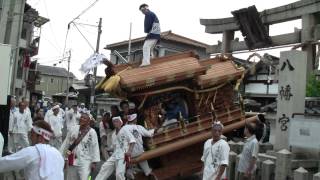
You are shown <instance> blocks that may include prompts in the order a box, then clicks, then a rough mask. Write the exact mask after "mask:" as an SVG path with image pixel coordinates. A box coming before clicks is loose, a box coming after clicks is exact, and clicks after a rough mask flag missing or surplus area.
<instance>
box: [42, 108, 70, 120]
mask: <svg viewBox="0 0 320 180" xmlns="http://www.w3.org/2000/svg"><path fill="white" fill-rule="evenodd" d="M57 105H58V104H55V105H54V106H53V107H55V106H57ZM58 106H59V105H58ZM53 107H52V108H53ZM52 108H50V109H49V110H48V111H47V112H46V114H45V115H44V120H45V121H47V122H48V119H49V117H50V116H52V115H53V109H52ZM58 115H59V116H60V117H61V118H62V119H64V118H65V112H64V110H63V109H62V108H60V106H59V113H58Z"/></svg>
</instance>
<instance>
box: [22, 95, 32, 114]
mask: <svg viewBox="0 0 320 180" xmlns="http://www.w3.org/2000/svg"><path fill="white" fill-rule="evenodd" d="M22 102H23V103H24V104H25V106H26V107H25V109H24V110H25V111H26V112H27V113H29V114H30V116H31V111H30V108H29V105H30V100H29V99H27V98H22Z"/></svg>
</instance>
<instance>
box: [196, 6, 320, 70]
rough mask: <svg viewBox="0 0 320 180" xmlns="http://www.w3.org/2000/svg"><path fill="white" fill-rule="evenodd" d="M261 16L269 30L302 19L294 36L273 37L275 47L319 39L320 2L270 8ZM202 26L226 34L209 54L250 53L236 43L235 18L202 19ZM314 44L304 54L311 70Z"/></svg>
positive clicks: (241, 43) (211, 47) (243, 43)
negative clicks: (279, 24)
mask: <svg viewBox="0 0 320 180" xmlns="http://www.w3.org/2000/svg"><path fill="white" fill-rule="evenodd" d="M260 17H261V21H262V23H263V25H265V27H266V29H267V31H268V29H269V26H270V25H273V24H277V23H283V22H287V21H291V20H296V19H302V29H301V30H297V31H295V32H293V33H287V34H281V35H277V36H272V37H271V39H272V42H273V43H272V45H271V46H273V47H276V46H284V45H290V44H297V43H308V42H315V41H317V40H319V39H320V0H301V1H297V2H294V3H291V4H288V5H284V6H280V7H276V8H272V9H267V10H264V11H262V12H260ZM200 24H201V25H204V26H205V32H207V33H210V34H221V33H222V34H223V39H222V43H221V44H216V45H211V46H210V47H209V49H208V52H209V53H211V54H217V53H222V54H223V53H232V52H235V51H244V50H248V47H247V46H246V43H245V42H244V41H240V42H239V41H237V40H234V32H235V31H238V30H239V25H238V24H237V21H236V20H235V18H233V17H229V18H221V19H200ZM315 47H316V45H315V44H312V43H311V44H310V43H309V44H306V45H304V46H303V51H306V52H307V54H308V60H307V62H308V64H307V67H308V71H307V72H311V71H310V70H313V69H314V68H313V66H314V59H315V53H316V51H315Z"/></svg>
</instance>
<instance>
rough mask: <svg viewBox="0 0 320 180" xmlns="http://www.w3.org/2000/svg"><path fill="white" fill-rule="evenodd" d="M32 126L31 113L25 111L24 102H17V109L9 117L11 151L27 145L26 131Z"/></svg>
mask: <svg viewBox="0 0 320 180" xmlns="http://www.w3.org/2000/svg"><path fill="white" fill-rule="evenodd" d="M31 128H32V119H31V115H30V114H29V113H27V112H26V111H25V104H24V103H23V102H20V103H19V110H18V111H15V112H14V113H13V115H12V117H11V118H10V119H9V136H10V141H11V142H10V144H11V146H12V147H11V152H17V151H18V150H20V149H22V148H24V147H27V146H29V139H28V132H29V131H30V130H31Z"/></svg>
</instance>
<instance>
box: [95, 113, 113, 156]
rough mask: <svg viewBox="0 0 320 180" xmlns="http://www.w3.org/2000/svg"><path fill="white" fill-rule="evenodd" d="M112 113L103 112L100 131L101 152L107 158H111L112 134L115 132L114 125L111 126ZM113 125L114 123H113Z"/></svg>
mask: <svg viewBox="0 0 320 180" xmlns="http://www.w3.org/2000/svg"><path fill="white" fill-rule="evenodd" d="M111 121H112V120H111V113H110V112H106V113H104V114H103V117H102V120H101V122H100V124H99V132H100V139H101V148H100V150H101V154H102V157H103V158H104V159H105V160H108V158H109V152H110V151H112V134H113V132H114V130H113V127H110V126H111V124H110V123H112V122H111ZM112 126H113V125H112Z"/></svg>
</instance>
